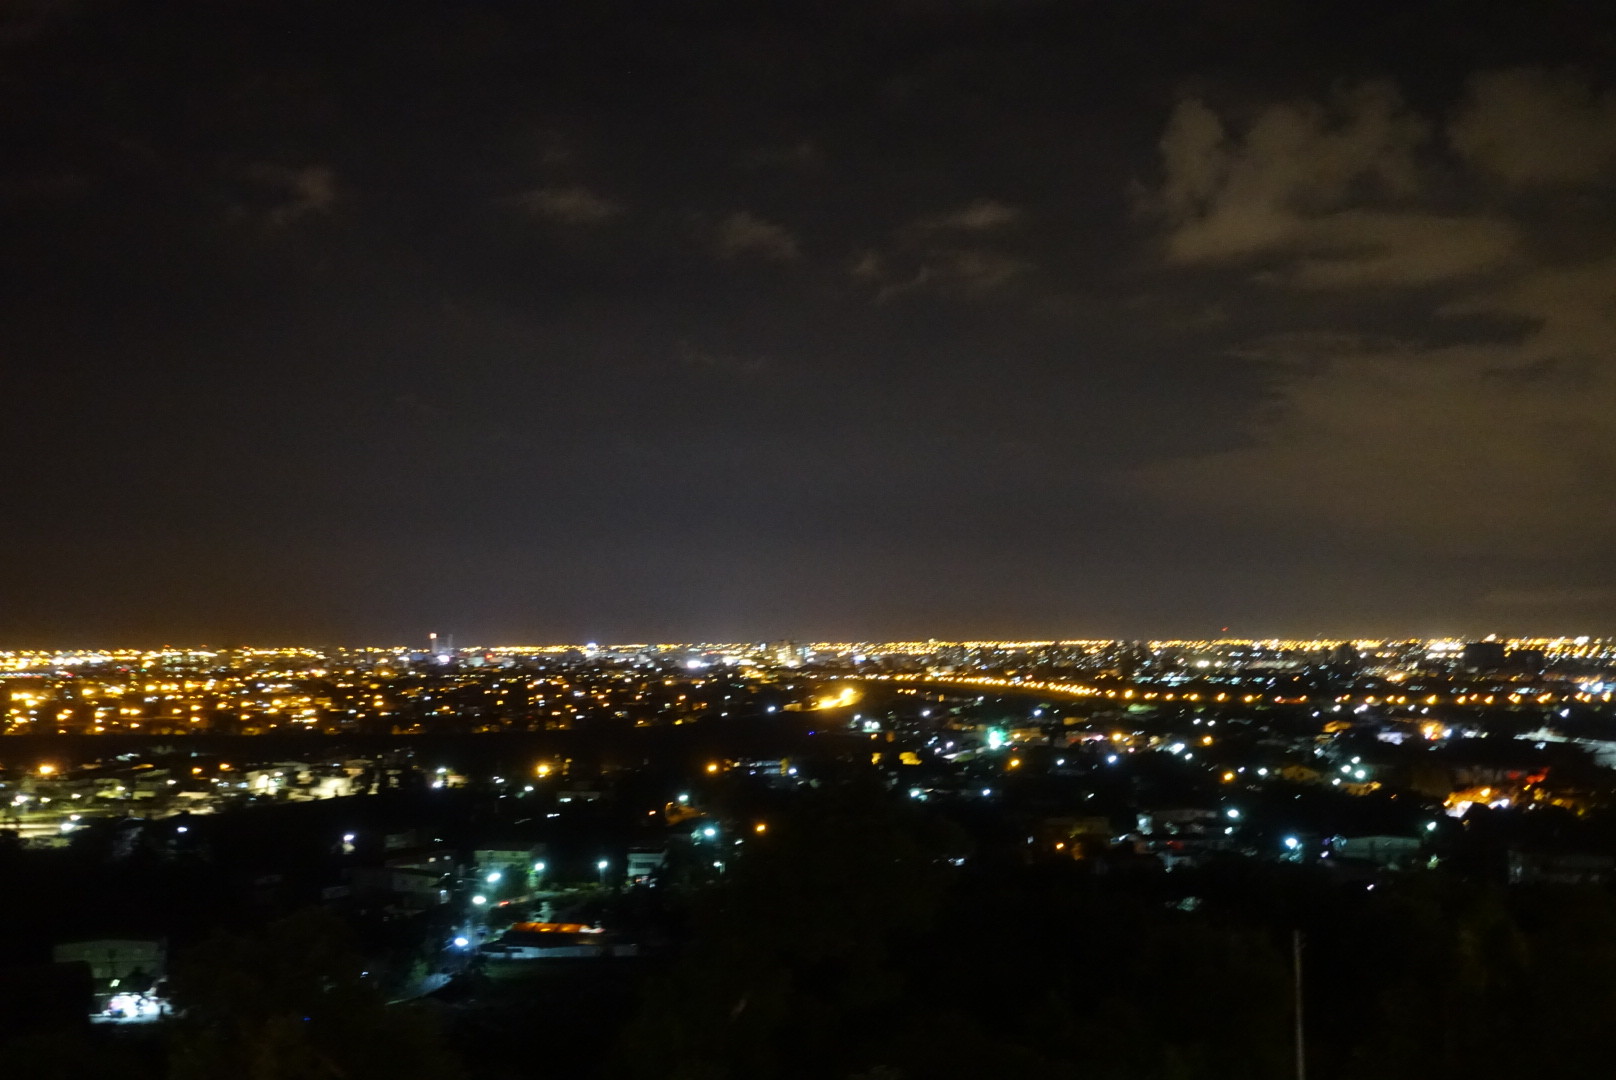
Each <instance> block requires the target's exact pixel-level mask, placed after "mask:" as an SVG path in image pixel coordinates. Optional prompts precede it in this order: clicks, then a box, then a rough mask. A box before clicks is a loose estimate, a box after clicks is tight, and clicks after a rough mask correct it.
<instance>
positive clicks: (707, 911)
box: [0, 787, 1616, 1080]
mask: <svg viewBox="0 0 1616 1080" xmlns="http://www.w3.org/2000/svg"><path fill="white" fill-rule="evenodd" d="M991 841H992V838H991V837H983V836H982V835H980V834H977V833H973V831H972V830H970V829H967V828H964V827H962V826H961V825H960V824H959V823H957V822H955V821H953V820H950V819H949V818H947V817H946V816H944V815H941V814H939V813H937V812H935V810H934V809H933V808H931V807H927V806H924V805H916V804H913V803H910V802H906V801H905V800H903V799H901V798H898V797H895V796H893V795H891V794H889V793H887V792H886V791H884V790H881V789H878V788H869V789H865V788H858V787H850V788H845V789H842V790H840V791H836V792H830V793H827V792H823V791H821V792H814V793H810V794H806V795H805V796H804V797H803V798H802V799H801V800H800V801H798V802H797V803H796V804H795V805H793V806H791V807H789V808H781V810H780V812H778V813H777V814H776V815H775V818H774V820H773V821H772V822H771V824H770V827H769V829H768V831H767V834H766V835H759V836H758V837H757V838H756V840H755V842H753V843H749V844H748V845H747V847H746V854H744V855H742V856H739V857H736V858H734V859H733V860H732V861H731V862H730V863H729V864H728V866H727V868H726V873H725V874H724V876H723V877H722V878H720V879H719V880H717V881H715V882H708V883H705V884H680V883H678V882H676V881H670V882H669V883H667V884H665V885H663V886H660V887H657V888H651V889H640V890H635V891H629V892H625V893H621V894H618V895H617V897H616V899H615V900H614V901H612V902H611V904H610V905H609V906H608V908H607V910H606V912H605V916H604V917H605V921H606V922H607V923H608V925H610V924H612V923H614V922H615V923H617V924H618V925H622V926H630V927H633V928H634V929H635V930H636V932H637V933H639V934H640V935H641V936H642V937H643V938H645V939H646V940H654V941H660V942H663V943H665V944H664V947H663V948H661V949H660V950H658V951H657V952H656V953H655V954H654V955H652V956H650V957H645V958H641V959H639V960H635V961H627V962H625V961H612V960H606V961H591V960H574V961H527V962H519V961H515V962H513V961H505V962H499V961H496V962H493V963H485V964H482V965H479V966H476V967H474V969H473V970H471V971H469V972H468V973H466V974H465V975H464V976H463V977H461V978H460V979H457V980H456V982H455V983H453V984H451V985H450V987H448V988H447V989H445V990H443V991H440V992H439V993H437V994H435V995H432V996H430V997H428V998H425V999H422V1000H419V1001H415V1002H411V1003H407V1004H393V1005H389V1004H387V1002H386V1000H385V995H383V994H382V993H381V992H380V991H379V990H378V989H377V988H376V986H375V983H374V980H372V979H369V978H367V977H366V976H367V975H368V972H365V963H366V961H365V960H364V958H363V956H362V955H361V954H360V953H359V952H356V951H355V943H354V940H353V938H352V937H351V935H350V932H349V928H348V927H347V926H346V925H345V924H344V923H343V922H342V921H341V920H340V919H338V918H336V917H335V916H333V915H330V914H328V913H326V912H324V911H321V910H318V909H310V910H306V911H302V912H298V913H295V914H293V915H291V916H289V917H286V918H282V919H280V920H278V921H275V922H273V923H270V924H268V925H267V926H265V927H262V928H260V929H258V930H255V931H252V932H249V933H245V934H225V933H221V934H218V935H215V936H214V937H212V938H211V939H209V940H207V941H206V942H204V943H202V944H200V945H198V946H195V947H193V948H191V949H189V950H188V951H187V952H186V953H185V954H184V955H183V956H181V957H180V958H179V960H178V961H177V962H176V964H175V965H174V971H173V975H172V978H171V986H170V992H171V997H172V1000H173V1002H174V1004H175V1006H176V1008H177V1009H178V1010H179V1011H180V1012H181V1013H182V1015H181V1017H180V1018H179V1019H177V1020H172V1021H168V1022H164V1023H159V1024H153V1025H143V1026H132V1027H126V1028H112V1027H102V1026H95V1027H92V1028H84V1027H75V1028H68V1029H62V1028H57V1029H54V1030H53V1029H51V1028H50V1027H49V1025H45V1026H43V1027H38V1028H35V1029H31V1030H30V1029H28V1028H27V1027H26V1025H23V1026H21V1027H20V1026H19V1024H17V1023H15V1022H13V1023H10V1024H9V1025H8V1027H9V1029H10V1030H11V1037H10V1039H9V1041H8V1042H7V1043H6V1044H5V1046H4V1048H3V1058H0V1060H3V1061H4V1062H5V1073H6V1075H15V1076H27V1077H32V1078H37V1080H53V1078H63V1080H66V1078H75V1080H76V1078H80V1077H85V1078H88V1077H92V1076H93V1077H106V1076H118V1077H120V1078H124V1080H148V1078H149V1080H158V1078H172V1080H216V1078H221V1077H241V1078H250V1080H282V1078H286V1080H294V1078H295V1080H304V1078H311V1080H312V1078H323V1077H332V1078H345V1080H369V1078H375V1080H383V1078H385V1080H438V1078H445V1080H447V1078H453V1077H470V1078H474V1080H480V1078H484V1077H486V1078H490V1080H499V1078H506V1077H512V1078H515V1077H545V1076H563V1075H564V1076H604V1077H621V1078H625V1080H628V1078H647V1080H649V1078H652V1077H656V1078H671V1077H679V1078H690V1080H697V1078H700V1080H708V1078H712V1080H719V1078H731V1077H733V1078H741V1077H748V1078H750V1077H781V1078H798V1077H801V1078H809V1077H813V1078H822V1077H833V1078H843V1077H863V1078H870V1080H873V1078H878V1077H879V1078H882V1080H894V1078H916V1080H919V1078H926V1077H962V1078H963V1077H1027V1078H1046V1077H1047V1078H1060V1077H1073V1078H1103V1080H1111V1078H1115V1080H1125V1078H1126V1080H1156V1078H1160V1080H1194V1078H1207V1080H1212V1078H1224V1077H1228V1078H1231V1080H1232V1078H1241V1080H1251V1078H1264V1077H1274V1078H1279V1077H1285V1076H1289V1075H1292V1073H1293V1070H1294V1068H1295V1065H1294V1056H1293V1055H1294V1046H1293V1041H1292V1040H1293V1013H1292V1001H1293V994H1292V985H1293V984H1292V975H1293V971H1292V966H1291V964H1292V940H1293V937H1292V935H1293V931H1300V932H1301V933H1302V940H1303V942H1304V950H1303V961H1304V970H1305V980H1304V984H1305V1012H1306V1018H1307V1022H1306V1030H1307V1059H1308V1060H1307V1064H1308V1073H1309V1075H1310V1076H1311V1077H1313V1078H1315V1080H1332V1078H1338V1077H1339V1078H1346V1077H1357V1076H1367V1075H1373V1076H1379V1077H1390V1078H1401V1077H1409V1078H1416V1077H1418V1078H1421V1080H1437V1078H1450V1077H1451V1078H1459V1077H1469V1076H1474V1075H1478V1074H1482V1073H1488V1074H1509V1073H1526V1072H1531V1073H1542V1074H1547V1075H1558V1076H1593V1075H1597V1074H1599V1071H1600V1069H1601V1068H1602V1067H1603V1061H1604V1056H1603V1055H1604V1050H1603V1035H1604V1031H1605V1027H1606V1025H1605V1019H1604V1018H1605V1017H1608V1016H1609V1015H1611V1014H1612V1012H1613V1011H1616V898H1613V897H1612V895H1611V894H1610V892H1609V891H1607V890H1605V889H1602V888H1597V887H1571V886H1537V887H1530V888H1523V887H1516V888H1512V889H1505V888H1503V887H1501V886H1494V885H1488V884H1481V883H1476V882H1473V881H1470V880H1466V879H1463V878H1460V877H1457V876H1449V875H1447V874H1445V873H1443V872H1421V873H1419V874H1417V875H1410V876H1406V877H1392V878H1385V877H1383V878H1381V879H1380V880H1379V882H1378V884H1377V885H1376V886H1375V887H1373V888H1371V887H1370V886H1369V885H1367V884H1365V883H1363V882H1361V881H1359V882H1351V881H1344V880H1342V879H1340V878H1338V877H1333V876H1330V875H1329V874H1327V873H1326V872H1325V871H1324V870H1322V869H1318V868H1309V867H1297V866H1285V865H1274V864H1272V863H1268V864H1258V863H1255V862H1250V861H1246V860H1242V859H1236V858H1231V859H1229V860H1228V861H1226V862H1218V863H1214V864H1212V865H1209V866H1205V867H1202V868H1198V869H1194V870H1186V871H1179V872H1174V873H1170V874H1164V873H1161V872H1159V871H1147V870H1143V869H1138V870H1135V869H1130V868H1129V866H1128V865H1127V864H1126V863H1125V861H1116V860H1113V861H1111V862H1109V863H1087V864H1085V863H1083V862H1060V863H1045V864H1041V865H1035V864H1029V863H1027V862H1025V861H1024V860H1021V859H1018V858H1016V857H1014V854H1013V848H1011V847H1010V846H1008V845H1003V844H999V845H995V844H994V843H992V842H991ZM19 989H20V990H21V991H22V992H23V993H24V995H26V988H15V987H13V988H8V993H7V996H8V999H9V998H11V997H14V996H17V994H18V992H19Z"/></svg>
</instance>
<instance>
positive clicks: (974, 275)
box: [850, 199, 1033, 303]
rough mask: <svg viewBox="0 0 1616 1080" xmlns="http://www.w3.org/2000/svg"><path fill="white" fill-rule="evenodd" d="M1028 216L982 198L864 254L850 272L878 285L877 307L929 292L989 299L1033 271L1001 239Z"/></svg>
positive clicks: (930, 218)
mask: <svg viewBox="0 0 1616 1080" xmlns="http://www.w3.org/2000/svg"><path fill="white" fill-rule="evenodd" d="M1023 216H1024V215H1023V214H1022V212H1021V210H1019V209H1018V208H1016V207H1013V206H1010V205H1008V204H1006V203H1002V202H998V201H997V200H994V199H977V200H975V201H973V202H970V203H967V204H965V205H964V206H960V207H957V208H956V209H953V210H948V211H945V212H943V213H938V214H932V215H928V216H926V217H922V218H919V219H918V220H915V221H912V222H910V223H909V224H908V225H907V226H904V227H903V228H900V229H898V230H896V232H895V233H894V238H893V241H892V242H891V243H890V244H888V245H886V246H885V247H884V248H870V249H868V250H866V251H864V252H863V253H862V254H861V255H859V257H858V258H857V259H856V260H854V262H853V264H852V266H851V268H850V272H851V274H852V276H853V278H854V279H855V280H857V281H859V282H861V283H864V284H867V285H871V286H874V288H875V299H876V302H877V303H884V302H885V301H888V300H891V299H893V298H895V297H900V296H904V295H907V294H911V293H922V292H928V291H931V292H941V293H946V294H950V295H954V296H960V295H964V296H981V295H985V294H987V293H991V292H994V291H996V290H1000V289H1002V288H1004V287H1005V286H1007V285H1008V284H1009V283H1010V282H1012V281H1013V280H1015V279H1017V278H1020V277H1022V276H1024V275H1026V274H1027V273H1029V272H1030V271H1031V270H1032V269H1033V263H1032V262H1031V261H1030V260H1028V259H1025V258H1023V257H1022V256H1020V255H1017V254H1015V253H1013V252H1011V251H1009V250H1007V249H1006V247H1005V244H1004V241H1003V238H1002V237H1001V236H1000V235H999V234H1001V233H1003V232H1004V231H1005V230H1006V229H1008V228H1010V227H1011V226H1014V225H1016V224H1018V223H1019V222H1021V220H1022V219H1023Z"/></svg>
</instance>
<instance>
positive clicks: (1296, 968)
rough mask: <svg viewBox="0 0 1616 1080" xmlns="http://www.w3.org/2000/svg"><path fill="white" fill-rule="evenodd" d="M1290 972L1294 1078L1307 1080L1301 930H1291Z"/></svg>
mask: <svg viewBox="0 0 1616 1080" xmlns="http://www.w3.org/2000/svg"><path fill="white" fill-rule="evenodd" d="M1291 972H1292V976H1293V984H1292V987H1293V996H1294V997H1295V999H1296V1001H1295V1013H1296V1080H1307V1050H1306V1044H1305V1043H1304V1042H1303V1041H1302V932H1301V931H1300V930H1292V931H1291Z"/></svg>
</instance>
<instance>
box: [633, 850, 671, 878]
mask: <svg viewBox="0 0 1616 1080" xmlns="http://www.w3.org/2000/svg"><path fill="white" fill-rule="evenodd" d="M667 858H668V853H667V850H666V849H664V848H656V849H655V850H651V849H641V850H637V851H630V852H629V853H628V865H627V867H626V868H625V870H626V874H627V877H628V883H629V884H630V885H648V884H650V882H651V875H653V874H655V873H656V872H657V871H658V870H660V869H662V864H663V863H664V862H666V861H667Z"/></svg>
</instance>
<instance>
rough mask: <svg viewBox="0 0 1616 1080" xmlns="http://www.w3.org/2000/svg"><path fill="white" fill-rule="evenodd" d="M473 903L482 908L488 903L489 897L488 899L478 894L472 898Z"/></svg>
mask: <svg viewBox="0 0 1616 1080" xmlns="http://www.w3.org/2000/svg"><path fill="white" fill-rule="evenodd" d="M471 902H472V903H473V904H476V905H478V906H479V907H480V906H482V905H483V904H486V903H488V897H486V896H484V895H482V894H481V893H478V894H477V895H476V896H473V897H472V898H471Z"/></svg>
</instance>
